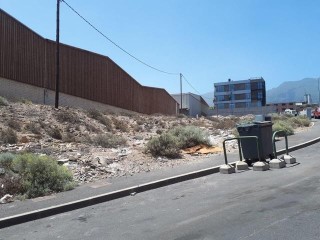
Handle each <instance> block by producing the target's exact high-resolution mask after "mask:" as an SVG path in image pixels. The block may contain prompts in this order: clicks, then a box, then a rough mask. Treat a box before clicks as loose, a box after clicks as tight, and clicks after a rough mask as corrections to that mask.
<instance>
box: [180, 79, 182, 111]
mask: <svg viewBox="0 0 320 240" xmlns="http://www.w3.org/2000/svg"><path fill="white" fill-rule="evenodd" d="M180 113H182V73H180Z"/></svg>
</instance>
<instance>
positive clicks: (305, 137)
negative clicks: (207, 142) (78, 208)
mask: <svg viewBox="0 0 320 240" xmlns="http://www.w3.org/2000/svg"><path fill="white" fill-rule="evenodd" d="M314 123H315V124H314V126H313V127H311V128H310V129H308V130H306V131H304V132H300V133H297V134H296V135H293V136H289V138H288V139H289V141H288V142H289V147H291V146H294V145H297V144H300V143H303V142H306V141H309V140H312V139H315V138H317V137H319V136H320V121H314ZM284 145H285V144H284V139H282V140H280V141H278V142H277V150H280V149H283V148H284ZM293 155H294V154H293ZM237 160H239V159H238V155H237V152H236V153H228V161H229V162H234V161H237ZM223 163H224V156H223V153H222V154H217V155H213V156H210V157H204V158H200V157H199V161H195V162H191V163H189V164H185V165H180V166H176V167H173V168H166V169H160V170H157V171H152V172H149V173H140V174H136V175H134V176H128V177H119V178H114V179H107V180H103V181H100V182H95V183H90V184H86V185H82V186H80V187H77V188H76V189H74V190H72V191H68V192H63V193H58V194H54V195H51V196H46V197H43V198H36V199H29V200H25V201H15V202H13V203H10V204H2V205H0V218H4V217H8V216H12V215H16V214H20V213H24V212H29V211H34V210H38V209H41V208H46V207H50V206H54V205H59V204H63V203H67V202H71V201H76V200H79V199H83V198H87V197H91V196H94V195H98V194H103V193H108V192H112V191H115V190H119V189H123V188H127V187H131V186H135V185H139V184H143V183H147V182H150V181H155V180H160V179H163V178H167V177H173V176H176V175H179V174H184V173H188V172H191V171H196V170H200V169H204V168H209V167H213V166H219V165H221V164H223Z"/></svg>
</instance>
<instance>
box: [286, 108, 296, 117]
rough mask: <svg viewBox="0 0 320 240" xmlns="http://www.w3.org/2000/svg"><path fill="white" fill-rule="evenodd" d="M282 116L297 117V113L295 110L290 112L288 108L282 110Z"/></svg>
mask: <svg viewBox="0 0 320 240" xmlns="http://www.w3.org/2000/svg"><path fill="white" fill-rule="evenodd" d="M284 114H287V115H292V116H297V115H298V113H297V111H296V110H291V109H289V108H287V109H286V110H284Z"/></svg>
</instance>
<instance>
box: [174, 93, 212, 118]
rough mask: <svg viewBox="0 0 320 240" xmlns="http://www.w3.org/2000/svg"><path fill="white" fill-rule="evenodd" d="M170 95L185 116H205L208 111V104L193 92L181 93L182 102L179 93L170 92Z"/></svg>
mask: <svg viewBox="0 0 320 240" xmlns="http://www.w3.org/2000/svg"><path fill="white" fill-rule="evenodd" d="M171 96H172V97H173V98H174V99H175V100H176V101H177V102H178V103H179V106H180V108H182V111H180V112H181V113H183V114H185V115H187V116H193V117H196V116H197V115H198V116H207V115H208V112H209V105H208V104H207V102H206V101H205V100H204V99H203V98H202V97H201V96H200V95H197V94H194V93H183V94H182V103H181V94H171Z"/></svg>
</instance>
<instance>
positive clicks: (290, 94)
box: [201, 78, 319, 106]
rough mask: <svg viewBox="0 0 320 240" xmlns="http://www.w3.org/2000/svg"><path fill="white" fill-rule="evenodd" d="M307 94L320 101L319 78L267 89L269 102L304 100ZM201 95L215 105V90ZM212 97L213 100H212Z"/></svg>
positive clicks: (282, 84) (315, 100)
mask: <svg viewBox="0 0 320 240" xmlns="http://www.w3.org/2000/svg"><path fill="white" fill-rule="evenodd" d="M267 84H268V83H266V85H267ZM305 94H310V95H311V101H312V102H313V103H317V102H318V101H319V91H318V78H304V79H302V80H298V81H288V82H283V83H281V84H280V85H279V86H278V87H276V88H272V89H270V90H267V91H266V95H267V96H266V98H267V103H282V102H283V103H286V102H303V101H304V95H305ZM201 96H202V97H203V98H204V99H205V100H206V101H207V103H208V104H209V106H212V105H213V102H212V100H213V96H214V92H213V91H212V92H208V93H204V94H202V95H201ZM210 99H212V100H211V101H210Z"/></svg>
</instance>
